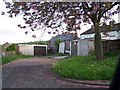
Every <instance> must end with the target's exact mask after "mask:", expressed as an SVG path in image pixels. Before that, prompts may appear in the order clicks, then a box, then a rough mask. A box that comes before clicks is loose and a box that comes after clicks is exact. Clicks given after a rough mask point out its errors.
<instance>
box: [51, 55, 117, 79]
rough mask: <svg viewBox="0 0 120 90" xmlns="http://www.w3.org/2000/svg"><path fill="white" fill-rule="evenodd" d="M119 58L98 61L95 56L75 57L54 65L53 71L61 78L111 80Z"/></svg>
mask: <svg viewBox="0 0 120 90" xmlns="http://www.w3.org/2000/svg"><path fill="white" fill-rule="evenodd" d="M116 63H117V56H112V57H107V58H106V59H105V60H102V61H97V60H95V56H82V57H80V56H75V57H70V58H67V59H63V60H60V61H59V62H57V63H55V64H53V67H52V71H53V73H55V74H57V75H58V76H60V77H64V78H71V79H79V80H111V78H112V75H113V72H114V68H115V65H116Z"/></svg>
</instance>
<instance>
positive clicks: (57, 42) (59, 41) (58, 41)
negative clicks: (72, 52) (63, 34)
mask: <svg viewBox="0 0 120 90" xmlns="http://www.w3.org/2000/svg"><path fill="white" fill-rule="evenodd" d="M61 42H62V40H61V39H57V40H55V47H58V46H59V44H60V43H61Z"/></svg>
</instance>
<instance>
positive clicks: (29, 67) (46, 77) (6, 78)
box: [1, 57, 98, 88]
mask: <svg viewBox="0 0 120 90" xmlns="http://www.w3.org/2000/svg"><path fill="white" fill-rule="evenodd" d="M55 62H57V60H55V59H48V58H40V57H32V58H28V59H19V60H16V61H13V62H11V63H9V64H6V65H3V66H2V67H1V68H2V87H3V88H89V87H94V88H95V87H98V86H91V85H85V84H84V85H83V84H78V83H72V82H68V81H63V80H61V79H59V78H56V77H54V75H53V74H52V72H51V70H50V68H51V65H52V63H55Z"/></svg>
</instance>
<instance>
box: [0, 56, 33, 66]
mask: <svg viewBox="0 0 120 90" xmlns="http://www.w3.org/2000/svg"><path fill="white" fill-rule="evenodd" d="M29 57H32V56H26V55H17V54H15V55H11V56H7V57H3V58H2V65H3V64H7V63H9V62H12V61H14V60H16V59H19V58H29Z"/></svg>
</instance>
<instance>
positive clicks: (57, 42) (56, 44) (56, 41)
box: [54, 39, 62, 53]
mask: <svg viewBox="0 0 120 90" xmlns="http://www.w3.org/2000/svg"><path fill="white" fill-rule="evenodd" d="M61 42H62V40H61V39H57V40H55V41H54V45H55V48H56V50H57V53H58V51H59V44H60V43H61Z"/></svg>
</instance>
